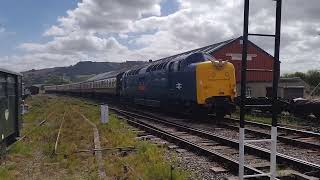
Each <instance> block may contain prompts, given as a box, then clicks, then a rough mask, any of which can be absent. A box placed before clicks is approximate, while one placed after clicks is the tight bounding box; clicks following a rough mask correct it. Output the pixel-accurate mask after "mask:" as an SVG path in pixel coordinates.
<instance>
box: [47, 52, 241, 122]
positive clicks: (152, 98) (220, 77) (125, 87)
mask: <svg viewBox="0 0 320 180" xmlns="http://www.w3.org/2000/svg"><path fill="white" fill-rule="evenodd" d="M45 91H46V92H47V93H69V94H76V95H81V96H85V95H94V96H113V97H117V98H120V99H121V100H124V101H126V102H131V103H134V104H138V105H143V106H152V107H160V108H163V109H166V110H168V109H169V110H170V109H171V110H172V109H174V110H175V111H188V112H192V113H193V112H195V113H198V112H200V113H216V115H217V116H224V115H225V114H230V113H231V112H232V111H234V110H235V105H234V98H235V96H236V79H235V69H234V66H233V65H232V64H231V63H229V62H228V61H221V60H216V59H214V58H213V57H212V56H210V55H208V54H206V53H202V52H197V53H189V54H182V55H177V56H174V57H169V58H164V59H161V60H157V61H154V62H149V63H147V64H145V65H143V66H139V67H135V68H132V69H129V70H127V71H119V72H109V73H105V74H104V75H102V76H100V77H97V78H96V79H94V80H88V81H85V82H80V83H73V84H65V85H54V86H45Z"/></svg>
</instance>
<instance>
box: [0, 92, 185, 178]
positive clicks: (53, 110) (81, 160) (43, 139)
mask: <svg viewBox="0 0 320 180" xmlns="http://www.w3.org/2000/svg"><path fill="white" fill-rule="evenodd" d="M27 103H28V104H29V106H30V110H29V112H28V113H27V114H25V115H24V117H23V119H24V123H23V129H22V136H23V135H27V136H26V138H25V139H23V140H22V141H19V142H17V143H15V144H13V145H12V146H11V147H10V151H9V152H8V154H7V155H6V156H5V158H3V159H2V160H1V161H0V163H1V167H0V179H98V173H97V163H96V160H95V157H94V156H93V154H92V152H91V153H90V152H89V153H88V152H82V151H83V150H85V151H86V150H92V149H93V147H94V145H93V131H92V127H91V126H90V125H89V124H88V123H87V122H86V121H84V120H83V119H82V117H81V116H80V115H79V114H78V113H76V112H81V113H82V114H84V115H85V116H86V117H87V118H88V119H89V120H90V121H92V122H94V123H95V124H96V125H97V127H98V129H99V133H100V141H101V146H102V148H108V150H106V151H103V161H104V167H105V171H106V173H107V176H108V177H110V178H112V179H171V178H172V179H187V178H188V177H190V173H188V172H186V171H184V170H181V169H179V168H172V167H174V166H175V164H174V163H170V162H168V161H167V160H166V156H165V154H166V153H165V149H164V148H161V147H157V146H155V145H153V144H150V143H148V142H141V141H137V140H135V137H136V135H137V134H136V133H135V132H134V131H132V130H131V128H130V126H128V124H127V123H126V122H124V121H121V120H119V119H117V117H116V116H115V115H113V114H111V115H110V121H109V123H108V124H103V125H102V124H101V123H99V118H100V111H99V107H98V106H97V105H95V104H92V103H88V102H85V101H82V100H79V99H74V98H68V97H55V96H34V97H32V99H28V100H27ZM63 114H65V116H63ZM63 117H64V124H63V128H62V130H61V134H60V140H59V142H58V148H57V154H55V153H54V146H55V143H56V138H57V134H58V131H59V127H60V125H61V122H62V121H63ZM44 119H46V122H45V124H43V125H42V126H38V124H39V123H40V122H41V121H43V120H44ZM118 147H123V148H126V147H134V150H133V151H132V150H130V151H119V150H117V148H118ZM173 162H174V161H173Z"/></svg>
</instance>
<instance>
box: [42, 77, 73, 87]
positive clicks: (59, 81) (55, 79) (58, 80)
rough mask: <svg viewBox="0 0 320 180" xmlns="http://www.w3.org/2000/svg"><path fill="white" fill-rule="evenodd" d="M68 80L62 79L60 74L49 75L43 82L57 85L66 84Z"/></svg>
mask: <svg viewBox="0 0 320 180" xmlns="http://www.w3.org/2000/svg"><path fill="white" fill-rule="evenodd" d="M68 83H70V82H69V81H66V80H64V79H63V78H62V77H61V76H49V77H48V79H47V80H45V82H44V84H51V85H59V84H68Z"/></svg>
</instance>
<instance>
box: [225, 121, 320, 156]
mask: <svg viewBox="0 0 320 180" xmlns="http://www.w3.org/2000/svg"><path fill="white" fill-rule="evenodd" d="M224 120H225V121H224V122H223V123H222V126H223V127H227V128H230V129H236V130H238V129H239V127H238V125H239V120H238V119H235V118H225V119H224ZM270 129H271V126H270V125H267V124H263V123H257V122H252V121H246V129H245V130H246V132H248V133H249V134H256V135H258V136H262V137H266V138H270V134H269V131H270ZM277 138H278V141H279V142H282V143H286V144H290V145H294V146H299V147H303V148H313V149H316V150H318V151H320V133H315V132H311V131H304V130H298V129H292V128H288V127H282V126H278V137H277Z"/></svg>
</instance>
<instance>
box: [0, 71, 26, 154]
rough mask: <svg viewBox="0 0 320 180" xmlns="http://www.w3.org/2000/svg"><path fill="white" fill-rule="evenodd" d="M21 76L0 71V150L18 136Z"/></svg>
mask: <svg viewBox="0 0 320 180" xmlns="http://www.w3.org/2000/svg"><path fill="white" fill-rule="evenodd" d="M21 95H22V75H21V74H19V73H15V72H12V71H8V70H5V69H0V144H1V147H0V149H2V150H3V148H4V147H5V146H7V145H10V144H11V143H13V142H14V141H15V140H16V137H18V136H19V134H20V127H21V109H20V105H21V100H22V99H21Z"/></svg>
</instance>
